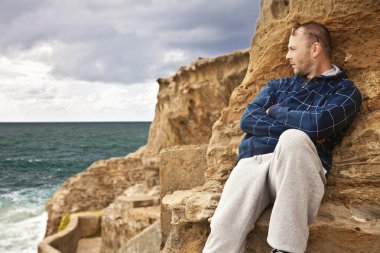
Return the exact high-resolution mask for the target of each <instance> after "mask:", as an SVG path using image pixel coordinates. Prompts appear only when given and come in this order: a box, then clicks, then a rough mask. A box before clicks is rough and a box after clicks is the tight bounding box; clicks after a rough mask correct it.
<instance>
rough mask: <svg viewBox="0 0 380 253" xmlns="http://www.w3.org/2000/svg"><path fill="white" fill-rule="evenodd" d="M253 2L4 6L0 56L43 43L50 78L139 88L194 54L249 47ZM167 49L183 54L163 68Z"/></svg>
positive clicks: (95, 0)
mask: <svg viewBox="0 0 380 253" xmlns="http://www.w3.org/2000/svg"><path fill="white" fill-rule="evenodd" d="M32 2H33V4H31V3H32ZM258 2H259V1H252V0H241V1H234V0H226V1H223V2H222V1H217V0H209V1H205V0H202V1H201V0H189V1H180V0H177V1H175V0H160V1H157V0H144V1H141V0H140V1H132V0H130V1H121V0H108V1H103V0H102V1H101V0H81V1H78V0H71V1H60V0H50V1H47V0H45V1H41V0H40V1H27V0H24V1H14V0H3V1H2V3H1V8H0V17H1V18H0V21H1V24H0V32H1V34H2V36H1V37H0V54H3V55H7V54H10V53H12V54H15V52H16V54H17V53H19V54H22V53H23V51H24V50H28V49H30V48H33V47H35V46H36V45H38V44H40V43H50V44H51V45H53V51H52V55H51V57H48V58H44V60H45V61H47V63H48V64H50V65H51V66H53V68H52V74H53V75H54V76H56V77H63V78H65V77H70V78H74V79H78V80H87V81H102V82H121V83H125V84H130V83H135V82H143V81H144V80H147V79H152V78H157V77H159V76H165V75H168V74H170V73H172V72H174V71H176V70H177V69H178V68H179V66H180V65H185V64H188V63H189V62H190V61H192V60H194V59H196V58H197V57H199V56H206V57H209V56H216V55H219V54H223V53H227V52H230V51H233V50H237V49H241V48H247V47H249V45H250V42H251V38H252V36H253V32H254V27H255V21H256V19H257V17H258V14H259V3H258ZM173 50H174V51H178V52H183V56H182V57H181V58H180V59H173V61H167V62H165V61H164V60H163V59H164V57H165V55H166V54H167V53H168V52H170V51H173Z"/></svg>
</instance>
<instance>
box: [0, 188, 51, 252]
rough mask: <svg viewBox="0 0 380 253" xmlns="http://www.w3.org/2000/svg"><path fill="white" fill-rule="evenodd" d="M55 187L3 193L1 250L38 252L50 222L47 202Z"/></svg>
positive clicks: (0, 231) (1, 205) (0, 234)
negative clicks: (45, 204) (45, 208)
mask: <svg viewBox="0 0 380 253" xmlns="http://www.w3.org/2000/svg"><path fill="white" fill-rule="evenodd" d="M54 188H55V187H53V189H52V188H50V189H48V188H45V189H41V188H29V189H23V190H20V191H15V192H9V193H6V194H2V195H1V196H0V200H1V201H0V228H3V229H0V252H7V253H31V252H33V253H35V252H37V246H38V243H39V242H40V241H41V240H42V239H43V237H44V234H45V228H46V222H47V213H46V212H45V210H44V203H45V202H46V200H47V198H48V197H49V196H50V194H51V192H52V190H54Z"/></svg>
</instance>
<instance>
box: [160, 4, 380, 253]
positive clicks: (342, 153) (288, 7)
mask: <svg viewBox="0 0 380 253" xmlns="http://www.w3.org/2000/svg"><path fill="white" fill-rule="evenodd" d="M379 11H380V2H379V1H377V0H365V1H340V0H338V1H332V0H331V1H320V0H317V1H302V0H292V1H288V0H262V1H261V14H260V19H259V20H258V22H257V24H256V33H255V36H254V38H253V41H252V46H251V49H250V56H251V58H250V62H249V67H248V72H247V75H246V76H245V78H244V81H243V83H242V84H241V85H240V86H239V87H238V88H236V89H235V90H234V92H233V93H232V96H231V100H230V102H229V106H228V108H226V109H225V110H223V111H222V115H221V117H220V118H219V119H218V120H217V121H216V122H215V124H214V126H213V132H212V136H211V139H210V142H209V146H208V151H207V164H208V168H207V171H206V173H205V176H206V182H205V184H204V185H203V187H202V189H200V188H196V189H192V190H188V191H178V192H175V193H173V194H171V195H166V197H165V198H164V200H163V203H164V205H165V206H166V207H167V208H169V209H170V210H172V215H173V217H175V222H174V228H173V229H172V232H171V235H170V236H169V240H168V241H167V243H166V245H165V248H164V250H163V252H201V250H202V248H203V245H204V241H205V239H206V238H207V234H208V229H209V228H208V226H205V222H206V223H207V220H209V219H210V217H211V216H212V213H213V210H214V209H215V207H216V205H217V201H218V197H219V196H220V193H221V191H222V188H223V185H224V183H225V181H226V179H227V178H228V176H229V174H230V172H231V170H232V168H233V166H234V165H235V163H236V160H237V147H238V144H239V142H240V140H241V138H242V136H243V135H242V134H243V133H242V132H241V131H240V129H239V119H240V116H241V114H242V112H243V110H244V108H245V106H246V105H247V103H249V102H250V101H251V100H252V99H253V98H254V97H255V95H256V94H257V93H258V92H259V91H260V89H261V88H262V87H263V85H264V84H265V83H266V82H268V81H269V80H271V79H274V78H279V77H283V76H290V75H292V72H291V68H290V66H289V64H288V63H287V62H286V60H285V54H286V51H287V43H288V38H289V35H290V29H291V27H292V25H293V24H295V23H302V22H306V21H310V20H315V21H319V22H321V23H324V24H325V25H326V26H327V27H329V29H330V31H331V34H332V38H333V45H334V50H335V51H334V52H333V55H334V57H333V62H334V63H335V64H337V65H339V66H342V67H344V68H345V69H346V70H348V75H349V77H350V79H352V80H353V81H354V82H355V84H356V85H357V86H358V88H359V89H360V90H361V92H362V94H363V98H364V100H363V105H362V108H361V112H360V113H359V115H358V116H357V119H356V120H355V122H354V124H353V126H352V127H351V129H350V130H349V132H348V133H347V136H346V137H345V139H344V140H343V142H342V143H340V144H339V145H338V146H337V147H336V148H335V150H334V161H333V163H334V164H333V171H332V174H331V175H330V177H329V179H328V186H327V189H326V194H325V197H324V200H323V204H322V206H321V210H320V213H319V216H318V219H317V221H316V222H315V223H314V224H313V225H312V227H311V234H310V240H309V246H308V250H307V252H378V251H379V249H380V224H379V218H380V190H379V189H380V188H379V185H380V104H379V98H380V86H379V85H380V84H379V78H380V61H379V59H380V51H379V50H378V45H380V29H379V25H378V24H379V23H380V16H379ZM270 211H271V210H270V208H269V209H268V210H267V211H266V212H265V213H264V214H263V215H262V216H261V218H260V219H259V221H258V226H257V227H256V228H255V230H254V231H253V232H252V233H251V234H250V236H249V239H248V243H247V252H269V250H270V248H269V246H268V245H267V243H266V233H267V228H268V220H267V219H268V217H269V215H270ZM183 234H189V235H198V236H194V237H191V236H189V237H187V236H182V237H181V235H183ZM199 235H201V236H199ZM253 237H254V238H255V240H252V238H253Z"/></svg>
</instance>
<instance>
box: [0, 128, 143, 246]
mask: <svg viewBox="0 0 380 253" xmlns="http://www.w3.org/2000/svg"><path fill="white" fill-rule="evenodd" d="M149 127H150V122H112V123H111V122H107V123H100V122H99V123H0V252H1V253H2V252H7V253H29V252H37V245H38V243H39V242H40V241H41V240H42V238H43V236H44V234H45V226H46V220H47V214H46V212H45V210H44V205H45V202H46V201H47V200H48V199H49V198H50V197H51V195H52V194H53V193H54V192H55V191H56V189H57V188H58V187H59V186H60V185H61V184H62V183H63V182H64V180H65V179H67V178H68V177H70V176H72V175H74V174H76V173H78V172H81V171H83V170H85V169H86V168H87V167H88V166H89V165H91V164H92V163H93V162H95V161H97V160H101V159H107V158H110V157H117V156H126V155H127V154H129V153H131V152H134V151H135V150H137V149H138V148H139V147H141V146H143V145H145V143H146V141H147V136H148V131H149Z"/></svg>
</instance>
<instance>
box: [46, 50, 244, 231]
mask: <svg viewBox="0 0 380 253" xmlns="http://www.w3.org/2000/svg"><path fill="white" fill-rule="evenodd" d="M248 60H249V52H248V51H247V50H245V51H237V52H234V53H231V54H228V55H223V56H219V57H216V58H211V59H208V58H207V59H206V58H204V59H198V60H196V61H194V62H193V63H191V64H190V65H189V66H186V67H181V68H180V70H179V71H178V72H177V73H176V74H175V75H173V76H171V77H167V78H160V79H158V80H157V81H158V83H159V85H160V89H159V93H158V101H157V105H156V115H155V118H154V121H153V123H152V125H151V128H150V132H149V138H148V143H147V145H146V146H144V147H143V148H141V149H139V150H138V151H137V152H135V153H133V154H130V155H128V156H127V157H122V158H112V159H109V160H105V161H99V162H96V163H94V164H93V165H92V166H90V167H89V168H88V169H87V170H86V171H84V172H83V173H79V174H78V175H75V176H74V177H72V178H70V179H68V180H67V181H66V182H65V183H64V184H63V185H62V187H61V188H60V189H59V190H58V191H57V192H56V193H55V194H54V195H53V197H52V198H51V199H50V200H49V201H48V203H47V204H46V209H47V211H48V214H49V220H48V225H47V231H46V235H51V234H52V233H55V232H56V231H57V228H58V224H59V221H60V219H61V217H62V216H63V215H64V214H65V213H70V212H76V211H85V210H94V209H103V208H106V207H107V206H108V205H109V204H110V203H112V202H113V201H114V200H115V198H116V197H117V196H118V195H120V194H122V193H123V192H124V191H125V190H126V189H127V188H128V187H130V186H132V185H134V184H138V183H144V184H145V185H147V186H149V187H153V186H155V185H158V184H159V177H158V169H159V159H158V155H159V152H160V151H161V150H162V149H163V148H166V147H170V146H174V145H185V144H186V145H187V144H206V143H208V140H209V138H210V136H211V127H212V125H213V123H214V122H215V120H216V119H217V118H218V117H219V115H220V112H221V110H222V109H223V108H224V107H226V106H227V105H228V101H229V97H230V95H231V92H232V91H233V89H234V88H235V87H236V86H237V85H239V84H240V83H241V81H242V80H243V78H244V75H245V72H246V71H247V66H248ZM115 222H116V221H115Z"/></svg>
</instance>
